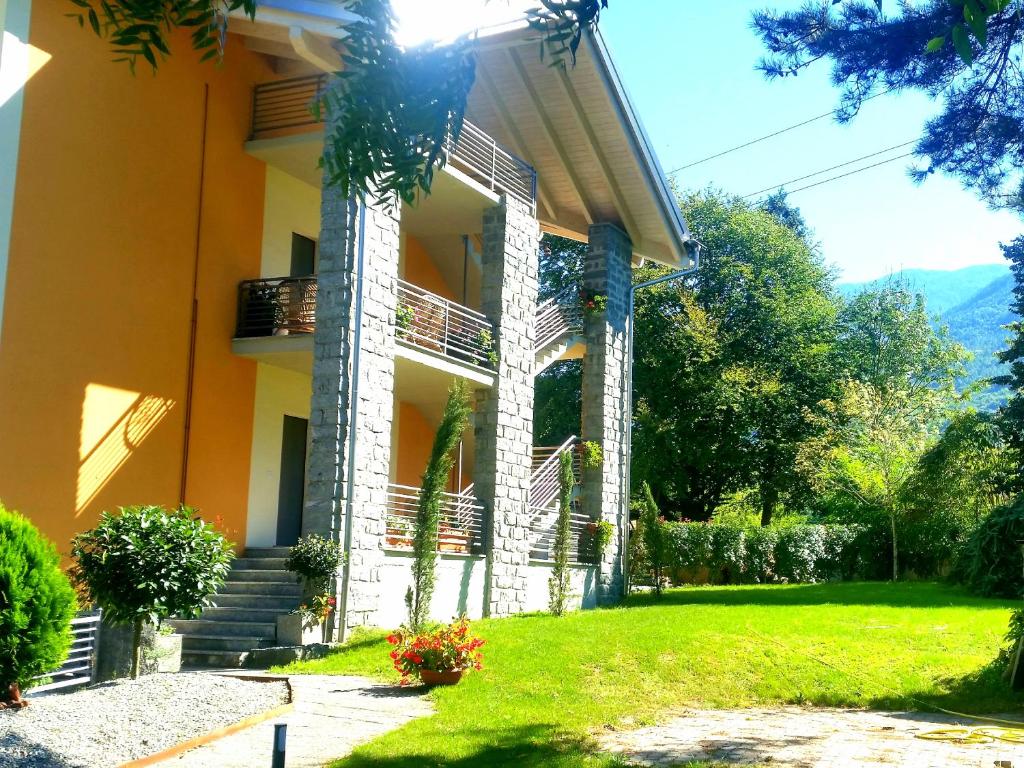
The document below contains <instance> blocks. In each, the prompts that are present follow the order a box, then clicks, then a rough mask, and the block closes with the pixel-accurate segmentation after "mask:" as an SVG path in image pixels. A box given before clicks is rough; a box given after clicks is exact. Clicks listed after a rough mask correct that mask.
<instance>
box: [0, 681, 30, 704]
mask: <svg viewBox="0 0 1024 768" xmlns="http://www.w3.org/2000/svg"><path fill="white" fill-rule="evenodd" d="M27 706H28V702H27V701H25V699H23V698H21V686H19V685H18V684H17V683H11V684H10V685H9V686H7V696H6V698H0V709H24V708H25V707H27Z"/></svg>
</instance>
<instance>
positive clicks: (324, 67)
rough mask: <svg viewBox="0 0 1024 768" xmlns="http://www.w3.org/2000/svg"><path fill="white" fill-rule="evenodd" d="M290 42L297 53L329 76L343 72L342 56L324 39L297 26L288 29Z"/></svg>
mask: <svg viewBox="0 0 1024 768" xmlns="http://www.w3.org/2000/svg"><path fill="white" fill-rule="evenodd" d="M288 40H289V41H290V42H291V44H292V48H294V49H295V52H296V53H297V54H298V55H299V56H301V57H302V58H303V59H305V60H306V61H308V62H309V63H310V64H312V65H313V66H314V67H316V68H317V69H319V70H321V71H323V72H326V73H327V74H334V73H335V72H338V71H339V70H341V56H340V55H339V53H338V52H337V51H336V50H334V48H332V47H331V44H330V43H328V42H327V41H326V40H324V39H323V38H320V37H316V36H315V35H312V34H310V33H309V32H307V31H306V30H305V29H303V28H302V27H300V26H298V25H295V26H292V27H289V28H288Z"/></svg>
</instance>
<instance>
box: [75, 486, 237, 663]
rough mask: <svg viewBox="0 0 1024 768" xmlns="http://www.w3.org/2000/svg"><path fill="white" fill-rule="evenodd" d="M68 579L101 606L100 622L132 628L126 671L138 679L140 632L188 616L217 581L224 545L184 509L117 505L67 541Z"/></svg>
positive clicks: (225, 556)
mask: <svg viewBox="0 0 1024 768" xmlns="http://www.w3.org/2000/svg"><path fill="white" fill-rule="evenodd" d="M71 555H72V557H73V558H74V559H75V565H74V567H73V568H72V569H71V578H72V579H73V580H74V582H75V583H76V584H77V585H78V586H79V587H80V588H81V589H83V590H84V591H85V592H86V593H87V594H88V595H89V597H90V598H91V599H92V600H93V601H94V602H96V603H98V604H99V605H100V607H101V608H103V614H104V619H105V620H108V621H111V622H113V623H115V624H127V625H129V626H131V627H132V629H133V638H132V639H133V646H132V647H133V654H132V668H131V674H132V677H133V678H137V677H138V676H139V670H140V662H141V651H142V648H141V645H142V628H143V626H144V625H145V624H147V623H149V624H159V623H160V622H162V621H163V620H164V619H168V618H170V617H172V616H175V617H179V618H183V619H194V618H195V617H196V616H198V615H199V614H200V612H202V610H203V608H206V607H207V606H208V605H209V604H210V596H211V595H213V594H214V593H216V591H217V590H218V589H219V588H220V587H221V585H222V584H223V583H224V580H225V578H226V577H227V574H228V569H229V568H230V567H231V561H232V559H233V558H234V552H233V551H232V547H231V544H230V543H229V542H228V541H227V540H226V539H225V538H224V537H223V536H222V535H221V534H220V533H218V532H217V531H216V530H214V528H213V526H211V525H209V524H208V523H205V522H203V521H202V520H201V519H199V517H197V516H196V514H195V510H193V509H192V508H191V507H185V506H181V507H178V508H177V509H172V510H170V511H168V510H165V509H164V508H163V507H157V506H141V507H138V506H137V507H123V508H122V509H121V510H120V514H118V515H112V514H110V513H109V512H104V513H103V514H102V515H101V516H100V521H99V524H98V525H97V526H96V527H95V528H93V529H92V530H91V531H86V532H84V533H80V534H78V536H76V537H75V538H74V540H73V541H72V542H71Z"/></svg>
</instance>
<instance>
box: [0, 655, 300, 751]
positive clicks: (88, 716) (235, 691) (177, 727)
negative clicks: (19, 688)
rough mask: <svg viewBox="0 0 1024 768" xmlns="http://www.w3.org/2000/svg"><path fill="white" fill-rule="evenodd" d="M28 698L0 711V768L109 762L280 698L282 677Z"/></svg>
mask: <svg viewBox="0 0 1024 768" xmlns="http://www.w3.org/2000/svg"><path fill="white" fill-rule="evenodd" d="M28 695H29V698H30V700H31V701H32V704H31V706H29V707H28V708H26V709H23V710H20V711H16V712H14V711H0V768H15V766H16V767H17V768H113V766H118V765H121V764H122V763H124V762H127V761H129V760H137V759H138V758H141V757H146V756H148V755H151V754H154V753H156V752H159V751H161V750H163V749H167V748H168V747H172V746H174V745H175V744H179V743H181V742H182V741H186V740H188V739H192V738H195V737H196V736H200V735H202V734H203V733H205V732H207V731H210V730H213V729H215V728H222V727H224V726H226V725H231V724H232V723H235V722H238V721H239V720H241V719H243V718H245V717H248V716H250V715H255V714H258V713H260V712H264V711H266V710H268V709H272V708H274V707H276V706H279V705H281V704H284V703H285V702H286V701H287V696H288V694H287V688H286V686H285V684H284V682H249V681H245V680H236V679H233V678H228V677H221V676H218V675H210V674H205V673H199V672H190V673H184V674H177V675H150V676H148V677H143V678H141V679H140V680H125V681H118V682H114V683H104V684H101V685H96V686H93V687H91V688H87V689H84V690H80V691H76V692H74V693H66V694H52V695H46V696H38V697H35V698H33V697H32V695H31V691H30V692H29V694H28Z"/></svg>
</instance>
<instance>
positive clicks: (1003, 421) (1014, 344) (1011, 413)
mask: <svg viewBox="0 0 1024 768" xmlns="http://www.w3.org/2000/svg"><path fill="white" fill-rule="evenodd" d="M1002 249H1003V255H1004V256H1005V257H1006V258H1007V259H1009V260H1010V262H1011V264H1012V265H1013V266H1012V268H1011V269H1012V271H1013V281H1014V286H1013V297H1014V298H1013V303H1012V304H1011V305H1010V309H1011V310H1012V312H1013V313H1014V314H1015V315H1016V316H1017V317H1024V237H1018V238H1017V239H1015V240H1014V241H1013V242H1012V243H1010V244H1008V245H1003V246H1002ZM1006 328H1007V330H1008V331H1009V332H1010V338H1009V339H1008V340H1007V342H1008V345H1007V348H1006V349H1005V350H1003V351H1002V352H1000V353H999V354H998V357H999V362H1001V363H1008V364H1009V366H1010V371H1009V373H1007V374H1005V375H1003V376H997V377H995V378H993V379H992V382H993V383H994V384H1000V385H1003V386H1007V387H1010V391H1011V395H1010V399H1009V401H1008V402H1007V403H1006V406H1005V407H1004V408H1003V409H1002V410H1001V411H1000V412H999V424H1000V427H1001V428H1002V430H1003V434H1004V436H1005V438H1006V442H1007V445H1008V447H1009V450H1010V455H1011V459H1012V461H1013V463H1014V465H1015V469H1016V471H1015V472H1012V473H1010V474H1009V475H1008V478H1007V488H1008V489H1009V490H1011V491H1013V492H1016V493H1019V492H1021V491H1024V321H1022V320H1015V321H1014V322H1012V323H1010V324H1009V325H1008V326H1006Z"/></svg>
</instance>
